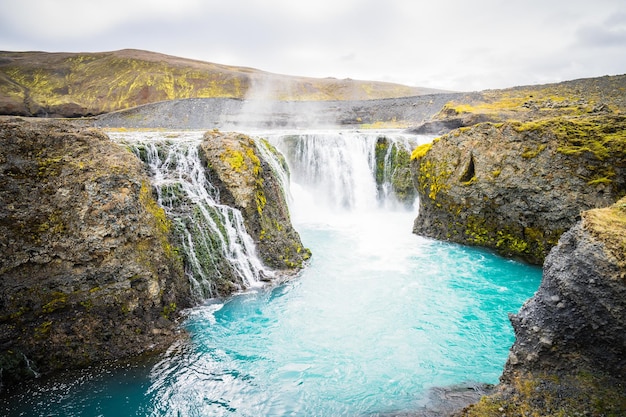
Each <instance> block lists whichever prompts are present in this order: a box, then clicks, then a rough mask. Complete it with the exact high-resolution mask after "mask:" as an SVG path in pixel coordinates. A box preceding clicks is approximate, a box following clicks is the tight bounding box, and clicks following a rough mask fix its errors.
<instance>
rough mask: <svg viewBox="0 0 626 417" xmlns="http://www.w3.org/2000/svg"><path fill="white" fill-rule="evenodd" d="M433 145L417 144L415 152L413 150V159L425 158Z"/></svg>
mask: <svg viewBox="0 0 626 417" xmlns="http://www.w3.org/2000/svg"><path fill="white" fill-rule="evenodd" d="M432 146H433V144H432V143H424V144H422V145H419V146H417V147H416V148H415V149H413V152H411V161H413V160H416V159H420V158H423V157H424V156H425V155H426V153H427V152H428V151H429V150H430V148H432Z"/></svg>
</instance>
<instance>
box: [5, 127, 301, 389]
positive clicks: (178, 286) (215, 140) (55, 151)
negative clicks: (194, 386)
mask: <svg viewBox="0 0 626 417" xmlns="http://www.w3.org/2000/svg"><path fill="white" fill-rule="evenodd" d="M200 151H201V153H202V155H203V159H204V169H205V170H206V172H205V174H204V175H207V176H210V177H212V179H213V180H214V181H215V187H218V188H219V189H220V191H219V194H220V195H221V197H223V201H221V203H222V204H227V205H228V204H230V205H232V206H233V207H235V208H237V209H239V210H240V211H241V212H242V215H243V221H244V223H245V225H246V227H247V228H248V230H249V233H250V234H251V235H252V237H253V239H254V240H255V243H256V245H257V248H258V256H259V258H261V259H262V260H263V261H264V262H265V264H266V266H267V267H269V268H271V269H273V270H277V271H279V272H280V273H281V274H280V275H281V276H280V277H271V276H268V277H265V278H267V279H268V280H271V279H273V278H284V277H288V276H290V275H293V274H294V273H296V272H297V271H298V270H299V269H301V268H302V266H303V263H304V262H305V261H306V260H307V259H308V258H309V257H310V251H309V250H308V249H306V248H304V247H302V243H301V241H300V237H299V235H298V234H297V232H296V231H295V230H294V229H293V227H292V226H291V221H290V218H289V212H288V209H287V206H286V201H285V198H284V196H283V194H282V189H281V186H280V183H279V181H278V179H277V177H276V174H275V172H274V171H273V170H272V169H271V167H270V166H269V165H268V162H267V161H266V160H265V158H264V157H263V155H262V153H261V152H260V151H259V149H258V148H257V146H256V144H255V143H254V141H252V139H250V138H248V137H245V136H243V135H228V134H222V133H220V132H217V131H214V132H210V133H207V135H206V137H205V140H204V142H203V143H202V145H201V146H200ZM0 179H1V180H0V203H1V204H0V252H1V253H2V257H0V369H1V372H0V376H1V377H2V378H1V379H0V386H1V385H2V384H6V385H9V384H13V383H15V382H17V381H20V380H22V379H25V378H32V377H36V376H39V375H43V374H49V373H51V372H54V371H59V370H66V369H72V368H80V367H85V366H88V365H91V364H95V363H98V362H102V361H105V360H116V359H126V358H130V357H134V356H137V355H141V354H144V353H148V352H157V351H160V350H163V349H164V348H166V347H168V346H169V345H170V344H171V343H172V342H173V341H174V340H175V338H177V337H181V335H182V333H181V332H180V330H179V328H178V325H177V323H176V320H177V318H178V312H179V311H180V310H181V309H183V308H186V307H190V306H192V305H193V304H194V303H196V302H199V301H201V300H198V299H196V294H192V293H191V283H190V278H189V277H188V276H187V274H186V272H185V271H188V270H189V268H188V264H189V262H190V258H189V256H190V254H188V253H187V252H186V251H184V250H182V249H181V247H182V244H181V243H182V239H183V237H182V236H180V235H179V233H180V229H179V225H178V224H174V223H173V221H172V220H173V219H171V218H169V217H168V216H167V215H166V212H165V211H164V210H163V208H162V207H161V206H159V204H158V203H157V201H156V200H155V196H153V193H155V191H156V190H153V186H152V184H151V178H150V177H149V175H148V169H147V167H146V165H144V163H142V161H141V160H140V159H139V158H138V157H137V156H136V155H135V154H133V153H132V152H131V151H130V150H129V148H128V147H126V146H123V145H120V144H118V143H116V142H113V141H112V140H111V139H110V138H109V137H107V136H106V135H105V134H104V133H103V132H102V131H100V130H98V129H93V128H83V127H77V126H76V125H75V124H70V123H67V122H61V121H50V120H30V121H27V120H22V119H16V118H3V119H2V120H0ZM155 195H156V194H155ZM181 198H182V197H181ZM179 204H180V205H184V206H185V207H186V211H187V212H189V211H190V210H191V211H192V212H193V207H191V206H193V202H191V201H187V200H180V201H179ZM181 210H182V208H181ZM180 213H182V212H180ZM180 213H179V214H180ZM187 214H189V213H187ZM176 221H180V219H176ZM217 227H219V225H218V226H217ZM222 228H223V226H222ZM198 233H202V234H206V231H205V230H199V231H198ZM226 238H227V239H235V238H236V237H233V236H230V237H226ZM192 239H193V236H192ZM215 239H217V238H215ZM219 246H220V245H219V244H218V247H219ZM207 256H211V257H212V258H211V260H210V262H207V263H206V264H205V265H204V267H205V268H208V269H207V270H206V272H207V277H209V278H210V279H212V280H214V281H215V282H212V283H210V285H211V286H212V287H213V288H214V289H215V291H214V293H213V295H212V296H214V297H215V296H227V295H229V294H231V293H232V292H233V291H236V290H238V289H242V288H244V287H245V284H244V283H243V282H241V277H239V276H235V275H232V276H230V275H228V274H227V273H226V271H227V268H223V269H220V268H221V266H225V263H227V262H228V260H227V259H221V258H220V256H221V257H225V255H224V254H223V253H221V252H219V250H217V251H214V252H212V253H211V254H207ZM211 268H213V269H211Z"/></svg>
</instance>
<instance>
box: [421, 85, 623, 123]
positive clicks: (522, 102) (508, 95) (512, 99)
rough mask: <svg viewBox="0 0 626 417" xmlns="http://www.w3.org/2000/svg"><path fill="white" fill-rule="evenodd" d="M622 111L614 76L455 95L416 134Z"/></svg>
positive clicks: (620, 95) (620, 87)
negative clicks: (514, 121)
mask: <svg viewBox="0 0 626 417" xmlns="http://www.w3.org/2000/svg"><path fill="white" fill-rule="evenodd" d="M625 111H626V75H616V76H605V77H597V78H587V79H580V80H572V81H565V82H562V83H555V84H545V85H530V86H521V87H514V88H508V89H502V90H485V91H480V92H473V93H466V94H459V95H457V96H455V97H454V98H452V99H451V100H449V101H448V102H447V103H446V104H445V105H444V106H443V107H442V108H441V110H440V111H439V112H438V113H437V114H435V115H433V117H432V118H431V120H429V121H427V122H425V123H424V124H422V125H420V126H418V127H416V130H417V131H418V132H422V133H435V134H443V133H446V132H449V131H450V130H453V129H457V128H460V127H468V126H472V125H475V124H478V123H483V122H492V123H501V122H505V121H507V120H511V121H513V120H516V121H521V122H527V121H537V120H540V119H554V118H572V117H580V116H586V115H604V114H620V113H622V114H623V113H624V112H625Z"/></svg>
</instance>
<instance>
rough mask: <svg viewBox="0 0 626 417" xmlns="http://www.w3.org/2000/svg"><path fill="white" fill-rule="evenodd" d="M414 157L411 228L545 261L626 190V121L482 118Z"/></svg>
mask: <svg viewBox="0 0 626 417" xmlns="http://www.w3.org/2000/svg"><path fill="white" fill-rule="evenodd" d="M412 159H413V176H414V182H415V183H416V184H417V188H418V192H419V195H420V208H419V215H418V217H417V219H416V221H415V225H414V232H415V233H418V234H421V235H425V236H430V237H434V238H437V239H441V240H448V241H453V242H458V243H463V244H470V245H479V246H484V247H488V248H492V249H495V250H497V251H498V252H499V253H501V254H503V255H505V256H511V257H517V258H522V259H525V260H527V261H529V262H532V263H536V264H541V263H542V262H543V260H544V258H545V256H546V255H547V253H548V252H549V251H550V249H551V248H552V247H553V246H554V245H555V244H556V243H557V241H558V239H559V237H560V236H561V234H562V233H564V232H565V231H567V230H568V229H569V228H570V227H572V226H573V225H574V224H575V223H576V222H577V221H578V220H580V213H581V212H582V211H584V210H589V209H592V208H598V207H606V206H609V205H610V204H612V203H614V202H615V201H616V200H617V199H618V198H619V197H620V196H621V195H623V194H624V192H625V191H626V117H624V116H621V115H618V114H615V115H601V116H585V117H573V118H552V119H543V120H539V121H531V122H524V123H522V122H515V121H510V122H506V123H498V124H495V123H480V124H477V125H474V126H472V127H468V128H461V129H457V130H454V131H452V132H450V133H448V134H446V135H444V136H442V137H440V138H439V139H436V140H435V141H434V142H433V143H432V145H431V144H427V145H422V146H421V147H418V148H417V149H416V150H415V151H414V152H413V155H412Z"/></svg>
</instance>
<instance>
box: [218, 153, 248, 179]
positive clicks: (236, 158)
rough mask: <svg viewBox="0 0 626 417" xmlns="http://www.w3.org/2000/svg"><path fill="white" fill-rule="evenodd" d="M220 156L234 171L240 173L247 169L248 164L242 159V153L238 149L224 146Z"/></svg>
mask: <svg viewBox="0 0 626 417" xmlns="http://www.w3.org/2000/svg"><path fill="white" fill-rule="evenodd" d="M220 158H221V159H222V160H223V161H224V162H226V163H227V164H228V165H230V167H231V168H232V169H233V170H234V171H236V172H239V173H242V172H243V171H244V170H247V169H248V165H247V164H246V163H245V161H244V157H243V153H241V152H240V151H238V150H235V149H230V148H226V149H225V150H224V152H222V154H221V156H220Z"/></svg>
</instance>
